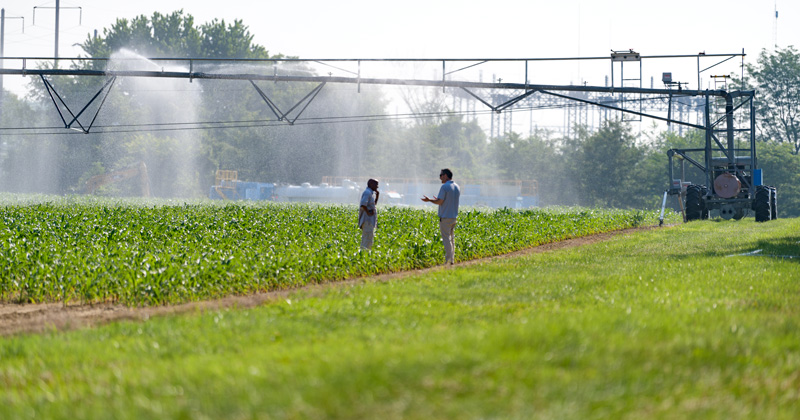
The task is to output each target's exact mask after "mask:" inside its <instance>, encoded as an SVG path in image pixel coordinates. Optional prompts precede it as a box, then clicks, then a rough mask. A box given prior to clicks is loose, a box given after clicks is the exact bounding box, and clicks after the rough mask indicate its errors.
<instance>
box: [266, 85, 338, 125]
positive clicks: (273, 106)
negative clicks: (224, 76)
mask: <svg viewBox="0 0 800 420" xmlns="http://www.w3.org/2000/svg"><path fill="white" fill-rule="evenodd" d="M325 83H327V82H322V83H320V84H319V85H317V87H315V88H314V89H312V90H311V92H309V93H308V94H307V95H306V96H305V97H303V99H301V100H299V101H298V102H297V103H296V104H295V105H294V106H292V107H291V108H289V110H288V111H286V112H282V111H281V110H280V109H279V108H278V106H277V105H276V104H275V102H273V101H272V100H271V99H270V98H269V96H267V94H266V93H265V92H264V91H263V90H261V88H259V87H258V85H256V83H255V82H254V81H252V80H250V84H252V85H253V87H254V88H255V89H256V91H257V92H258V94H259V96H261V99H263V100H264V102H266V103H267V106H268V107H269V109H270V111H272V113H273V114H275V116H276V117H277V118H278V121H286V122H287V123H288V124H289V125H294V122H295V121H297V119H298V118H300V115H301V114H302V113H303V112H304V111H305V110H306V108H308V106H309V105H311V102H312V101H313V100H314V98H316V97H317V95H318V94H319V92H320V91H321V90H322V88H323V87H324V86H325ZM303 103H305V106H303V108H302V109H300V111H299V112H298V113H297V115H296V116H295V117H294V118H293V119H291V118H288V115H289V114H291V113H292V111H294V110H295V109H296V108H297V107H298V106H300V105H301V104H303Z"/></svg>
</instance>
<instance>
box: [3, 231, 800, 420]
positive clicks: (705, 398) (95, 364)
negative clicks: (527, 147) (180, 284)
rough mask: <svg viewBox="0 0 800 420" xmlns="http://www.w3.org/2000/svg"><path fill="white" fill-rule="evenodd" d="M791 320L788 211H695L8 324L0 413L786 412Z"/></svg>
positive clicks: (793, 364) (796, 238)
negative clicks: (550, 238) (34, 326)
mask: <svg viewBox="0 0 800 420" xmlns="http://www.w3.org/2000/svg"><path fill="white" fill-rule="evenodd" d="M759 250H760V251H759ZM743 254H744V255H743ZM798 332H800V219H786V220H778V221H772V222H768V223H758V224H757V223H755V222H754V221H753V219H744V220H742V221H739V222H732V221H731V222H714V221H704V222H693V223H689V224H682V225H679V226H675V227H669V228H663V229H654V230H649V231H645V232H638V233H634V234H630V235H621V236H617V237H615V238H613V239H611V240H609V241H606V242H601V243H596V244H592V245H587V246H583V247H578V248H572V249H563V250H559V251H553V252H548V253H542V254H531V255H528V256H524V257H517V258H509V259H504V260H500V261H494V262H486V263H481V264H476V265H471V266H463V267H456V268H454V269H442V270H438V271H434V272H432V273H428V274H426V275H424V276H410V277H406V278H401V279H395V280H392V281H389V282H385V283H373V282H364V283H359V284H357V285H349V286H340V287H335V288H331V289H330V290H328V291H325V292H322V293H320V292H318V291H317V292H309V291H299V292H297V293H295V294H293V295H292V296H290V297H289V298H287V299H286V300H285V301H281V302H277V303H273V304H268V305H265V306H262V307H258V308H254V309H246V310H244V309H241V310H237V309H229V310H223V311H215V312H207V313H198V314H193V315H184V316H174V317H163V318H152V319H150V320H149V321H147V322H120V323H115V324H111V325H107V326H103V327H99V328H95V329H87V330H79V331H71V332H53V333H50V334H43V335H30V336H15V337H6V338H3V339H0V418H9V419H11V418H64V419H74V418H114V419H141V418H159V419H162V418H186V419H203V418H235V419H239V418H241V419H250V418H259V419H260V418H263V419H267V418H337V419H357V418H380V419H384V420H388V419H399V418H406V419H455V418H458V419H463V418H466V419H485V418H491V419H549V418H557V419H565V418H566V419H607V418H614V419H639V418H648V419H650V418H656V419H658V418H665V419H692V418H696V419H709V418H711V419H715V418H716V419H726V420H731V419H753V418H760V419H796V418H800V338H798Z"/></svg>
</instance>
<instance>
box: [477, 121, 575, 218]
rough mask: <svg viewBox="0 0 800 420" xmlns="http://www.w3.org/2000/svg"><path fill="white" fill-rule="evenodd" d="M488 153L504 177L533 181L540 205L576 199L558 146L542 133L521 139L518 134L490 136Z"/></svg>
mask: <svg viewBox="0 0 800 420" xmlns="http://www.w3.org/2000/svg"><path fill="white" fill-rule="evenodd" d="M490 152H491V156H492V159H493V163H494V165H495V166H496V167H497V168H498V169H497V171H498V174H499V176H500V177H501V178H503V179H517V180H533V181H536V183H537V195H538V198H539V203H540V205H565V204H573V203H574V202H575V199H574V193H573V191H572V186H571V180H570V179H569V178H568V177H566V176H565V175H566V173H565V171H564V170H563V169H564V165H563V162H564V160H563V156H562V155H561V154H560V153H559V150H558V145H557V144H556V142H555V141H553V140H550V139H549V138H548V137H547V136H546V135H544V134H542V133H534V134H533V135H531V136H529V137H526V138H523V137H522V136H520V135H519V134H517V133H510V134H508V135H506V136H504V137H501V138H498V139H493V140H492V143H491V145H490Z"/></svg>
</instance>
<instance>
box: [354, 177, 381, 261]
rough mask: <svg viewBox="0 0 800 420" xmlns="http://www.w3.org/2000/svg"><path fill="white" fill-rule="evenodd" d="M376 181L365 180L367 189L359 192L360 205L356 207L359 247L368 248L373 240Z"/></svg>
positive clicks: (376, 221) (376, 194)
mask: <svg viewBox="0 0 800 420" xmlns="http://www.w3.org/2000/svg"><path fill="white" fill-rule="evenodd" d="M380 195H381V193H380V192H378V181H377V180H374V179H370V180H369V181H367V189H365V190H364V192H363V193H361V202H360V207H359V208H358V228H359V229H361V249H366V250H369V249H370V248H372V242H373V241H374V240H375V227H376V226H377V225H378V209H376V208H375V205H376V204H378V197H380Z"/></svg>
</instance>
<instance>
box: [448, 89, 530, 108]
mask: <svg viewBox="0 0 800 420" xmlns="http://www.w3.org/2000/svg"><path fill="white" fill-rule="evenodd" d="M461 90H463V91H464V92H467V93H468V94H470V96H472V97H473V98H475V99H477V100H478V101H480V102H481V103H482V104H484V105H486V106H487V107H488V108H489V109H491V110H492V111H493V112H498V113H499V112H502V111H503V110H505V109H506V108H508V107H510V106H511V105H514V104H515V103H517V102H519V101H521V100H523V99H525V98H527V97H528V96H530V95H533V94H534V93H536V92H538V90H529V91H527V92H525V93H523V94H522V95H519V96H516V97H514V98H511V99H509V100H508V101H506V102H503V103H502V104H500V105H498V106H494V105H492V104H490V103H489V102H486V101H484V100H483V99H482V98H481V97H479V96H478V95H476V94H474V93H473V92H472V91H470V90H469V89H467V88H465V87H462V88H461Z"/></svg>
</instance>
